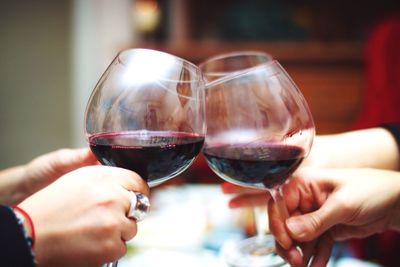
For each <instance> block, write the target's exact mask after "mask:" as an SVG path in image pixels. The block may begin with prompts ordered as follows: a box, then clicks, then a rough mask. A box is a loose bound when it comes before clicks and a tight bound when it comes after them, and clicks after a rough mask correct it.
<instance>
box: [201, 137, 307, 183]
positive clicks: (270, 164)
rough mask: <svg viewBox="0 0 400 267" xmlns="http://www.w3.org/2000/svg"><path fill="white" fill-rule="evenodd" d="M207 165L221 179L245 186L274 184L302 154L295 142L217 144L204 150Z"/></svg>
mask: <svg viewBox="0 0 400 267" xmlns="http://www.w3.org/2000/svg"><path fill="white" fill-rule="evenodd" d="M203 153H204V156H205V157H206V159H207V163H208V165H209V166H210V167H211V169H212V170H213V171H214V172H215V173H217V174H218V175H219V176H220V177H222V178H223V179H224V180H227V181H229V182H232V183H234V184H238V185H241V186H247V187H256V188H268V189H272V188H275V187H277V186H279V185H281V184H283V183H284V182H285V180H286V179H287V178H288V177H289V176H290V175H291V174H292V172H293V171H294V170H296V168H297V167H298V166H299V165H300V163H301V161H302V160H303V158H304V154H305V153H304V150H303V149H302V148H300V147H297V146H288V145H277V144H271V143H261V144H260V143H258V144H257V145H255V144H240V145H218V146H214V147H207V148H204V150H203Z"/></svg>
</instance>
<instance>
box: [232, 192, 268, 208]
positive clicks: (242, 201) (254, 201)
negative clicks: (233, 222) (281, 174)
mask: <svg viewBox="0 0 400 267" xmlns="http://www.w3.org/2000/svg"><path fill="white" fill-rule="evenodd" d="M269 199H270V195H269V194H267V193H266V192H265V191H263V192H262V193H259V194H242V195H239V196H236V197H234V198H232V199H231V200H230V201H229V207H230V208H241V207H253V206H265V205H267V203H268V200H269Z"/></svg>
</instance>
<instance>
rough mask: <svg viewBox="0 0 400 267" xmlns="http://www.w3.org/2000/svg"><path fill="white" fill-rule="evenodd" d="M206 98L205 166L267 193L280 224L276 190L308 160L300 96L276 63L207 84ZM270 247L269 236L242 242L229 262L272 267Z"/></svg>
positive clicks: (305, 112)
mask: <svg viewBox="0 0 400 267" xmlns="http://www.w3.org/2000/svg"><path fill="white" fill-rule="evenodd" d="M206 99H207V100H206V114H207V118H208V121H207V136H206V140H205V143H204V148H203V154H204V156H205V158H206V161H207V163H208V165H209V166H210V168H211V169H212V170H213V171H214V172H215V173H216V174H217V175H218V176H220V177H221V178H223V179H224V180H226V181H228V182H231V183H234V184H237V185H240V186H244V187H251V188H257V189H264V190H268V191H269V192H270V194H271V195H272V197H273V199H274V201H275V202H276V204H277V207H278V209H279V212H280V215H281V217H282V220H284V219H285V218H287V217H288V212H287V210H286V206H285V204H284V202H283V199H282V196H281V194H280V188H281V187H280V186H281V185H282V184H283V183H284V182H285V181H286V179H288V178H289V177H290V175H291V174H292V173H293V172H294V171H295V170H296V168H297V167H298V166H299V165H300V163H301V162H302V160H303V159H304V158H305V157H306V156H307V155H308V153H309V151H310V149H311V145H312V141H313V138H314V135H315V127H314V122H313V118H312V115H311V112H310V110H309V108H308V105H307V103H306V101H305V99H304V97H303V95H302V93H301V92H300V90H299V89H298V88H297V86H296V85H295V83H294V82H293V81H292V79H291V78H290V76H289V75H288V74H287V72H286V71H285V70H284V69H283V67H282V66H281V65H280V64H279V63H278V61H276V60H269V61H267V62H265V63H263V64H259V65H258V66H255V67H252V68H247V69H243V70H241V71H235V72H234V73H232V74H227V75H225V76H222V77H220V78H218V79H214V80H212V81H210V82H208V83H207V84H206ZM272 245H273V240H271V237H268V236H264V237H263V238H261V237H260V236H257V237H255V238H252V239H248V240H245V241H243V242H242V243H241V244H239V245H238V248H237V250H236V252H235V253H236V254H235V255H229V254H228V255H227V256H228V261H229V260H230V259H234V260H232V261H236V262H235V265H233V266H258V267H259V266H271V264H270V262H268V261H270V260H271V257H268V256H267V255H268V254H272V253H274V249H271V247H272ZM268 247H269V248H270V249H266V248H268ZM232 253H233V252H232ZM260 254H261V255H264V256H266V257H258V256H255V255H260ZM246 261H247V262H246ZM276 264H277V265H280V264H282V262H280V263H277V262H276Z"/></svg>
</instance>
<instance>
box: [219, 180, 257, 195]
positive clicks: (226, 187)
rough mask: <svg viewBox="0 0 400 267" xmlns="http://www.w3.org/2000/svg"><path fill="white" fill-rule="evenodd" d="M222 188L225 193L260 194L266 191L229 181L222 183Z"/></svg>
mask: <svg viewBox="0 0 400 267" xmlns="http://www.w3.org/2000/svg"><path fill="white" fill-rule="evenodd" d="M221 190H222V192H223V193H224V194H259V193H261V192H265V191H264V190H259V189H254V188H247V187H243V186H238V185H235V184H232V183H228V182H224V183H222V184H221Z"/></svg>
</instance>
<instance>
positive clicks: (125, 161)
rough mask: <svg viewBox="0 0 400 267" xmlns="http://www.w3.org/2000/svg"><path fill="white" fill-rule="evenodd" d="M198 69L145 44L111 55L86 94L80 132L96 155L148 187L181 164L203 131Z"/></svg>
mask: <svg viewBox="0 0 400 267" xmlns="http://www.w3.org/2000/svg"><path fill="white" fill-rule="evenodd" d="M204 101H205V95H204V81H203V79H202V74H201V72H200V70H199V68H198V67H197V66H195V65H194V64H192V63H190V62H188V61H186V60H183V59H181V58H178V57H176V56H173V55H170V54H167V53H163V52H159V51H155V50H149V49H131V50H126V51H123V52H121V53H119V54H118V55H117V57H116V58H115V59H114V60H113V62H112V63H111V64H110V66H109V67H108V68H107V70H106V71H105V73H104V74H103V76H102V77H101V79H100V80H99V82H98V83H97V85H96V87H95V89H94V90H93V93H92V95H91V97H90V99H89V102H88V105H87V109H86V114H85V124H86V136H87V139H88V142H89V145H90V148H91V149H92V151H93V152H94V154H95V155H96V156H97V158H98V160H99V161H100V162H101V163H102V164H104V165H108V166H116V167H122V168H126V169H129V170H132V171H135V172H136V173H138V174H139V175H140V176H141V177H142V178H143V179H144V180H145V181H146V182H147V183H148V184H149V186H150V187H153V186H156V185H158V184H160V183H162V182H164V181H166V180H168V179H171V178H173V177H175V176H176V175H178V174H180V173H182V172H183V171H184V170H185V169H187V168H188V167H189V166H190V164H191V163H192V162H193V161H194V159H195V157H196V156H197V155H198V154H199V153H200V151H201V148H202V146H203V142H204V136H205V131H206V125H205V106H204Z"/></svg>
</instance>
